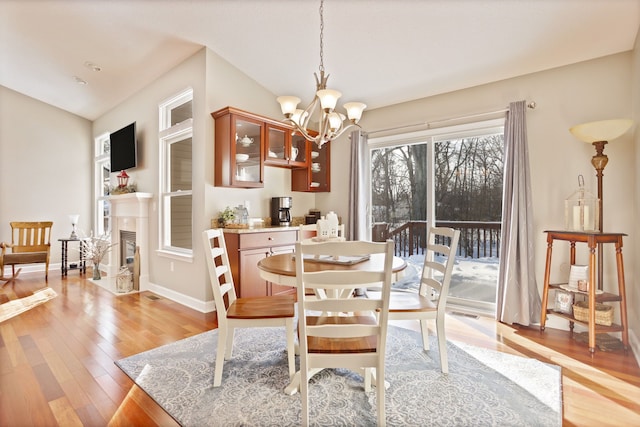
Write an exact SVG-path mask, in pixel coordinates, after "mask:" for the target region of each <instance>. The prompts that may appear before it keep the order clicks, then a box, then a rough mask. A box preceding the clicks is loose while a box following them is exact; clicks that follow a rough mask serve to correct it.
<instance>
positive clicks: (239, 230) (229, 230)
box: [224, 226, 300, 234]
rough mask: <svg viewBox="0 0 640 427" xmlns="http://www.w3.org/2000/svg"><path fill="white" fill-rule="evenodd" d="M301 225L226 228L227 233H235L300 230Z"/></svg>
mask: <svg viewBox="0 0 640 427" xmlns="http://www.w3.org/2000/svg"><path fill="white" fill-rule="evenodd" d="M299 229H300V227H298V226H288V227H276V226H269V227H256V228H225V229H224V232H225V233H234V234H244V233H267V232H269V233H270V232H273V231H298V230H299Z"/></svg>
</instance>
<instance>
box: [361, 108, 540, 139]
mask: <svg viewBox="0 0 640 427" xmlns="http://www.w3.org/2000/svg"><path fill="white" fill-rule="evenodd" d="M527 107H528V108H530V109H532V110H534V109H535V108H536V107H537V104H536V102H535V101H531V102H528V103H527ZM507 111H509V108H508V107H507V108H503V109H501V110H495V111H486V112H484V113H475V114H468V115H466V116H457V117H448V118H446V119H440V120H432V121H430V122H420V123H413V124H410V125H402V126H396V127H392V128H386V129H378V130H374V131H371V132H367V134H368V135H371V134H372V133H380V132H388V131H392V130H398V129H405V128H410V127H416V126H427V129H430V128H431V125H433V124H434V123H446V122H452V121H456V120H465V119H473V118H476V117H482V116H489V115H493V114H500V113H506V112H507Z"/></svg>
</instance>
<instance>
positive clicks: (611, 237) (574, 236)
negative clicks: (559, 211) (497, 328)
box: [540, 231, 629, 353]
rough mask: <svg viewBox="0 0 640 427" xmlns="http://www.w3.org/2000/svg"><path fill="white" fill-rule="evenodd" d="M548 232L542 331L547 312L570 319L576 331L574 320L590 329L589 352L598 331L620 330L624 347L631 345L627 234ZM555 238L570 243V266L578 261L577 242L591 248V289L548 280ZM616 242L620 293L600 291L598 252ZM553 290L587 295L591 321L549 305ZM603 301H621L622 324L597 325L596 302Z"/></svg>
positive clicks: (591, 349) (592, 348)
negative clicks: (625, 261)
mask: <svg viewBox="0 0 640 427" xmlns="http://www.w3.org/2000/svg"><path fill="white" fill-rule="evenodd" d="M545 233H547V261H546V267H545V272H544V288H543V292H542V312H541V316H540V330H541V331H544V328H545V323H546V319H547V315H550V314H553V315H556V316H560V317H563V318H565V319H567V320H569V328H570V329H571V331H572V332H573V325H574V323H578V324H582V325H585V326H587V327H588V329H589V351H590V352H592V353H593V352H594V351H595V345H596V334H599V333H607V332H621V333H622V343H623V345H624V348H625V350H626V349H628V348H629V334H628V329H627V306H626V296H625V292H626V291H625V282H624V265H623V261H622V237H623V236H626V234H623V233H600V232H597V231H594V232H579V231H545ZM555 240H561V241H567V242H569V243H570V260H571V265H574V264H575V263H576V243H586V244H587V246H588V247H589V291H588V292H586V293H585V292H579V291H577V290H576V291H572V290H570V289H567V286H563V285H566V284H552V283H549V277H550V274H551V255H552V252H553V251H552V249H553V242H554V241H555ZM606 243H609V244H614V245H615V252H616V269H617V274H618V293H617V294H613V293H609V292H600V291H597V288H598V282H597V281H596V277H597V275H596V251H602V249H603V248H602V246H603V244H606ZM550 290H556V291H557V290H563V291H568V292H571V293H572V294H574V295H579V294H583V295H585V294H586V296H587V301H588V304H589V320H588V321H587V322H581V321H579V320H577V319H576V318H575V317H574V316H573V315H572V314H570V313H561V312H558V311H556V310H554V309H552V308H548V305H549V291H550ZM603 302H619V307H620V321H621V322H620V323H621V324H620V325H616V324H612V325H610V326H605V325H598V324H596V316H595V307H596V303H603Z"/></svg>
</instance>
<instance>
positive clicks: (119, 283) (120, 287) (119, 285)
mask: <svg viewBox="0 0 640 427" xmlns="http://www.w3.org/2000/svg"><path fill="white" fill-rule="evenodd" d="M132 290H133V278H132V277H131V271H129V268H128V267H125V266H122V267H120V271H118V274H117V275H116V292H131V291H132Z"/></svg>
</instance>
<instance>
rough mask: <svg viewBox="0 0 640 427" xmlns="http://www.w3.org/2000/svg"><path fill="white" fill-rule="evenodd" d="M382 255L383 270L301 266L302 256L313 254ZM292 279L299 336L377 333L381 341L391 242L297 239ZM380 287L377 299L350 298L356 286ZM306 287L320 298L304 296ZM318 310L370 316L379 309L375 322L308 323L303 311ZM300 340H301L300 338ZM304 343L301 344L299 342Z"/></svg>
mask: <svg viewBox="0 0 640 427" xmlns="http://www.w3.org/2000/svg"><path fill="white" fill-rule="evenodd" d="M373 254H382V255H384V257H385V261H384V269H383V270H380V271H362V270H344V269H338V270H324V271H316V272H307V271H305V268H304V258H305V257H315V256H327V255H331V256H336V257H341V256H344V257H349V256H363V255H373ZM295 257H296V280H297V290H298V301H299V329H300V336H301V337H302V336H307V337H309V336H314V337H326V338H336V337H341V338H344V337H349V336H350V337H362V336H371V335H377V336H378V337H379V339H381V340H382V344H384V339H385V336H386V325H387V321H388V310H389V292H390V289H391V275H392V265H393V242H391V241H389V242H385V243H373V242H363V241H352V242H326V243H312V242H298V243H297V244H296V255H295ZM371 287H379V288H381V290H382V292H381V298H380V299H373V298H371V299H370V298H351V295H352V293H353V291H354V290H355V289H356V288H371ZM305 289H306V290H309V289H311V290H313V291H314V292H315V294H316V295H321V297H320V298H317V297H315V296H312V297H311V298H310V297H309V295H306V293H307V292H305ZM310 312H311V313H313V312H319V313H342V314H346V313H358V314H364V315H373V314H375V313H376V312H379V313H380V314H381V315H380V316H379V322H378V324H376V325H371V324H359V323H357V322H355V323H353V324H349V325H342V324H341V325H328V324H320V325H310V324H307V322H306V316H305V314H307V315H309V313H310ZM301 341H302V340H301ZM301 345H304V343H301Z"/></svg>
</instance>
